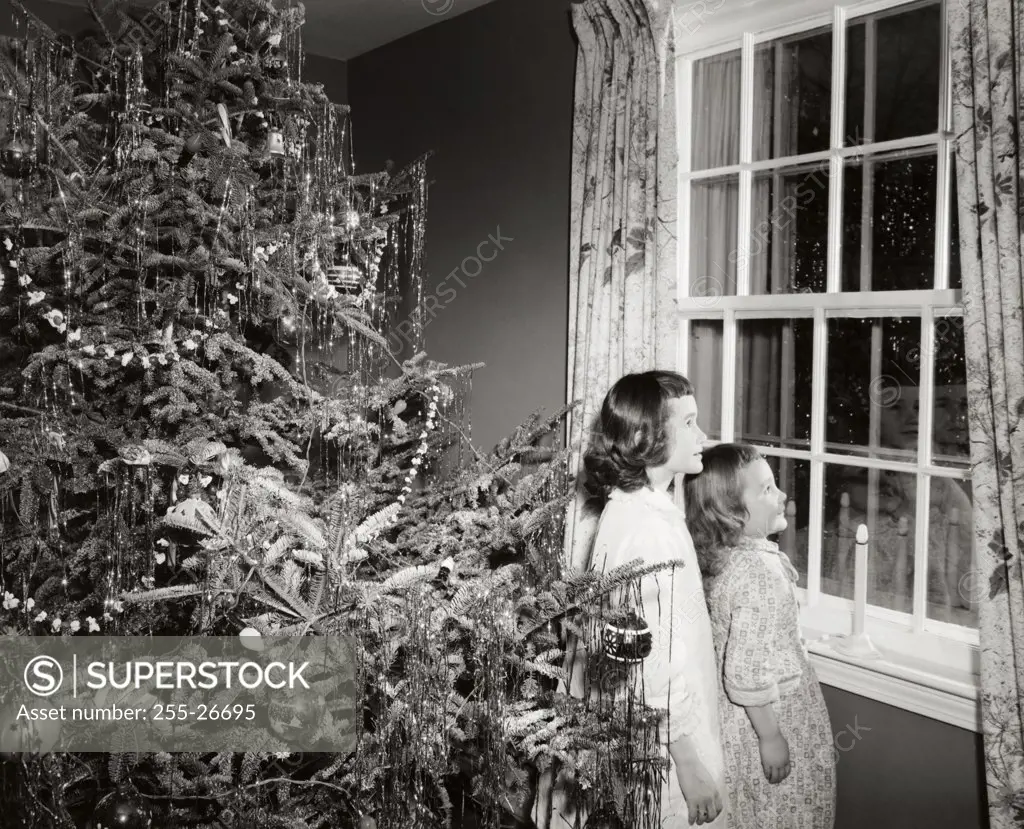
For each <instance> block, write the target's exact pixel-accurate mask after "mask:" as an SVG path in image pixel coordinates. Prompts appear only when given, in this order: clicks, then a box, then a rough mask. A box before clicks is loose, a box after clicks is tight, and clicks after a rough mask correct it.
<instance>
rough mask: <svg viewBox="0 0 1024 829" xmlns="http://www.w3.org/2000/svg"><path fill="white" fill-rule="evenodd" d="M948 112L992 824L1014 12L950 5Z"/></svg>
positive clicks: (991, 3)
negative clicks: (950, 87)
mask: <svg viewBox="0 0 1024 829" xmlns="http://www.w3.org/2000/svg"><path fill="white" fill-rule="evenodd" d="M948 8H949V28H950V42H951V44H952V49H953V118H954V133H955V135H956V170H957V196H958V198H957V201H958V203H959V217H960V244H961V267H962V272H963V290H964V306H965V307H964V313H965V346H966V352H967V393H968V401H969V410H970V433H971V462H972V465H973V468H974V472H973V487H974V532H975V536H976V539H977V549H978V555H979V559H978V562H979V567H980V568H981V570H982V573H981V575H982V576H983V577H984V579H983V583H984V584H985V586H986V588H987V590H986V591H985V593H984V595H983V596H982V597H981V606H980V626H981V705H982V722H983V728H984V743H985V772H986V778H987V788H988V804H989V818H990V825H991V827H992V829H1011V827H1013V829H1018V828H1019V827H1021V826H1024V714H1022V711H1024V578H1022V575H1021V557H1022V555H1024V360H1022V359H1021V357H1022V355H1024V298H1022V294H1024V276H1022V268H1021V252H1022V233H1021V231H1022V225H1021V215H1022V212H1024V167H1022V164H1021V136H1020V124H1021V118H1022V116H1024V14H1022V10H1021V6H1020V2H1019V0H971V2H970V3H967V2H952V3H949V4H948Z"/></svg>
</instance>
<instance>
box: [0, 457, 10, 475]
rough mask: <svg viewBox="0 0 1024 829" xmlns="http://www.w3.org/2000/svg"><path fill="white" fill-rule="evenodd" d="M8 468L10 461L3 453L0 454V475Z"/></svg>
mask: <svg viewBox="0 0 1024 829" xmlns="http://www.w3.org/2000/svg"><path fill="white" fill-rule="evenodd" d="M10 468H11V461H10V459H9V458H8V457H7V456H6V455H5V454H4V453H3V452H0V475H3V474H4V473H5V472H7V470H8V469H10Z"/></svg>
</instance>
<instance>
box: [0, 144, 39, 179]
mask: <svg viewBox="0 0 1024 829" xmlns="http://www.w3.org/2000/svg"><path fill="white" fill-rule="evenodd" d="M0 168H2V169H3V171H4V172H5V173H6V174H7V175H9V176H13V177H14V178H21V177H22V176H27V175H28V174H29V173H30V172H31V171H32V148H31V147H30V146H29V145H28V144H26V143H25V142H24V141H21V140H19V139H17V138H12V139H11V140H10V141H8V142H7V143H6V144H4V145H3V147H2V148H0Z"/></svg>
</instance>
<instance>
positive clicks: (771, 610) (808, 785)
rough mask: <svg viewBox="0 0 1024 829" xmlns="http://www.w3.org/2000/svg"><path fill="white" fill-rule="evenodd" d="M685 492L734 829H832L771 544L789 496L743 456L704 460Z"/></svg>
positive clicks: (711, 453)
mask: <svg viewBox="0 0 1024 829" xmlns="http://www.w3.org/2000/svg"><path fill="white" fill-rule="evenodd" d="M703 465H704V469H703V471H702V472H701V473H700V474H698V475H692V476H688V478H687V480H686V518H687V523H688V525H689V527H690V532H691V533H692V534H693V540H694V544H695V545H696V548H697V556H698V558H699V559H700V562H701V570H702V571H703V572H704V576H705V590H706V593H707V599H708V610H709V613H710V616H711V627H712V631H713V635H714V640H715V651H716V653H717V656H718V662H719V670H720V676H721V686H720V692H719V693H720V695H719V715H720V717H721V722H722V748H723V751H724V753H725V768H726V777H727V780H728V789H729V801H730V814H729V819H730V823H731V825H732V827H733V829H763V827H769V826H770V827H772V829H831V827H832V826H833V824H834V821H835V795H836V789H835V760H834V753H833V750H832V732H831V728H830V724H829V718H828V711H827V710H826V709H825V701H824V698H823V697H822V694H821V688H820V686H819V685H818V680H817V678H816V677H815V675H814V671H813V669H812V668H811V665H810V663H809V662H808V660H807V654H806V651H805V650H804V647H803V643H802V640H801V637H800V625H799V608H798V605H797V600H796V596H795V593H794V591H793V586H794V584H795V583H796V580H797V573H796V570H795V569H794V568H793V566H792V565H791V564H790V563H789V559H788V558H787V557H786V554H785V553H783V552H782V551H781V550H779V547H778V545H777V544H775V542H773V541H770V540H769V538H768V537H769V536H771V535H774V534H776V533H779V532H781V531H782V530H784V529H785V528H786V518H785V505H786V495H785V493H783V492H780V491H779V489H778V487H776V485H775V476H774V474H773V473H772V470H771V467H770V466H768V463H767V461H765V459H764V458H763V457H762V456H761V454H760V453H759V452H758V451H757V450H756V449H755V448H754V447H752V446H745V445H742V444H721V445H718V446H715V447H713V448H709V449H707V450H705V452H704V456H703Z"/></svg>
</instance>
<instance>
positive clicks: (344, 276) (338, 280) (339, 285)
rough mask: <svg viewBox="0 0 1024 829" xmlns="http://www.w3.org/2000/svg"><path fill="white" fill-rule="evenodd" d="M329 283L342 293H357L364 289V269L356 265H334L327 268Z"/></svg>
mask: <svg viewBox="0 0 1024 829" xmlns="http://www.w3.org/2000/svg"><path fill="white" fill-rule="evenodd" d="M327 284H328V285H331V286H333V287H334V288H336V289H337V290H338V291H340V292H342V293H349V294H357V293H359V292H360V291H361V290H362V289H363V271H362V268H359V267H358V266H356V265H333V266H332V267H330V268H328V269H327Z"/></svg>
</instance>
